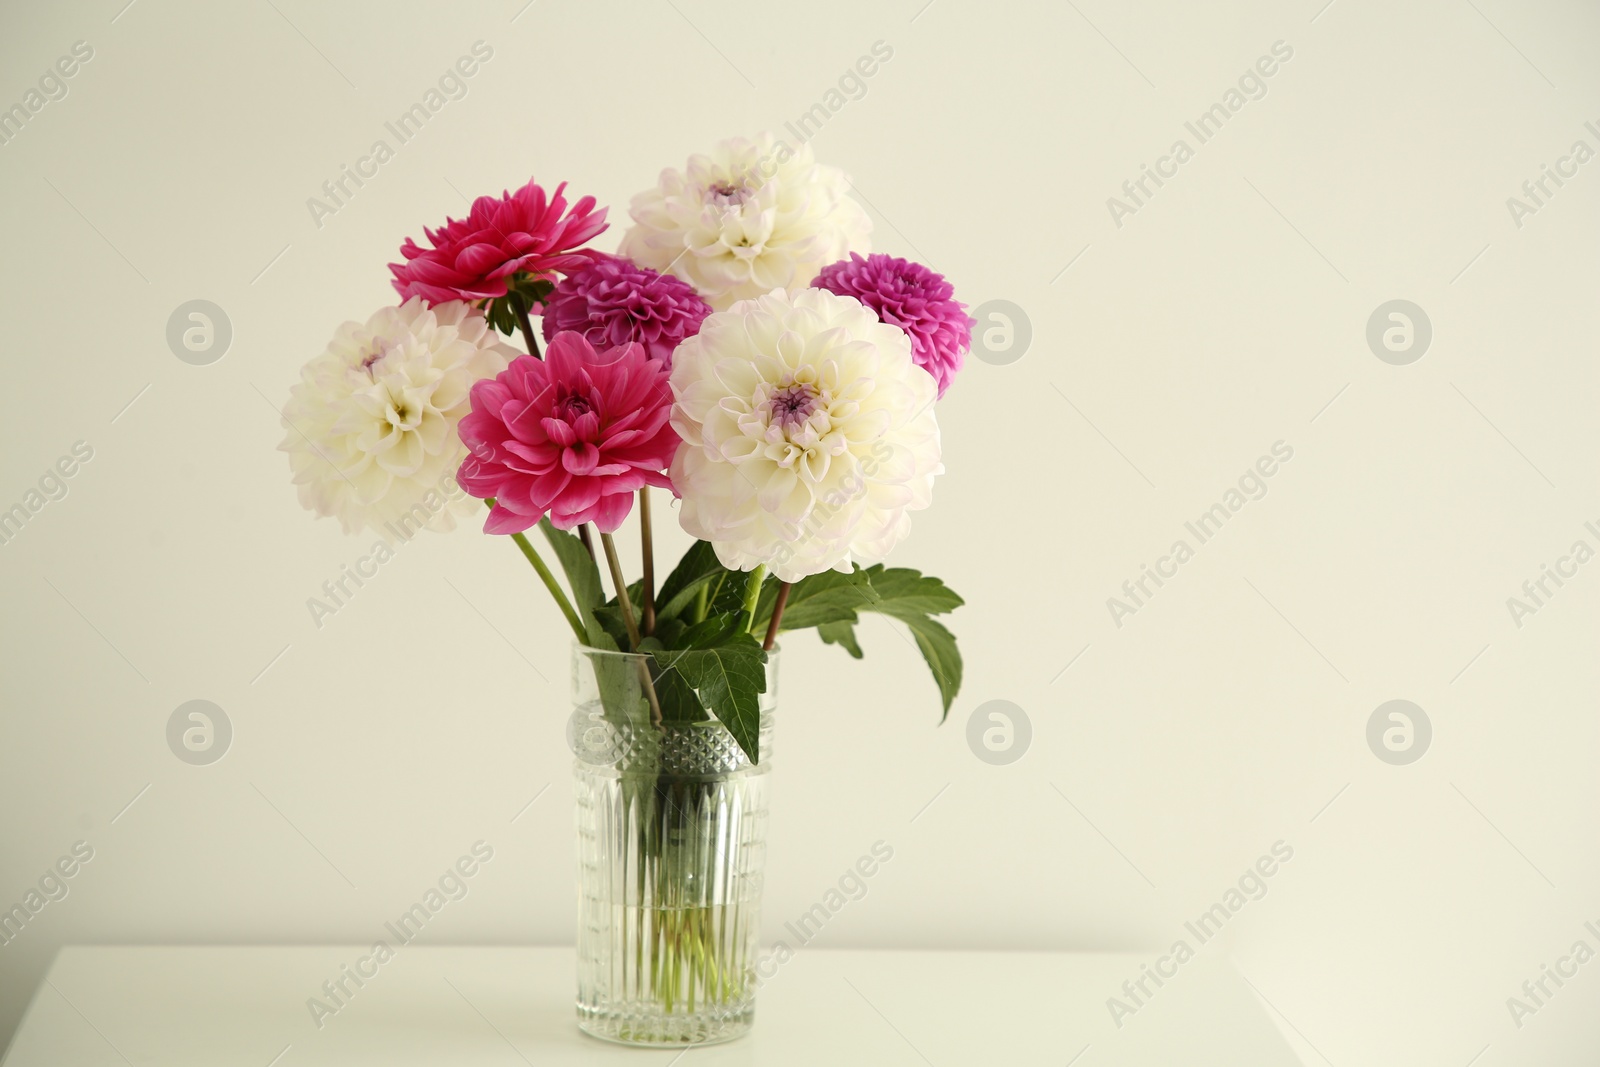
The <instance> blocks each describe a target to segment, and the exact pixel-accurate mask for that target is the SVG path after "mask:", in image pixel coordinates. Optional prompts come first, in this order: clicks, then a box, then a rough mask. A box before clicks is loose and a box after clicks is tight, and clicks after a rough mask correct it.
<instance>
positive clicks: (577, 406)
mask: <svg viewBox="0 0 1600 1067" xmlns="http://www.w3.org/2000/svg"><path fill="white" fill-rule="evenodd" d="M556 410H557V411H558V412H560V413H561V417H562V418H563V419H564V420H566V421H567V422H577V421H578V420H579V419H581V418H582V417H583V416H585V415H587V414H589V413H590V412H592V411H593V410H594V404H592V403H591V402H590V400H589V398H588V397H586V396H584V395H583V394H582V393H572V394H570V395H568V396H564V397H562V398H561V399H560V400H559V401H557V403H556Z"/></svg>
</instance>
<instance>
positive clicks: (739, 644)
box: [651, 631, 767, 763]
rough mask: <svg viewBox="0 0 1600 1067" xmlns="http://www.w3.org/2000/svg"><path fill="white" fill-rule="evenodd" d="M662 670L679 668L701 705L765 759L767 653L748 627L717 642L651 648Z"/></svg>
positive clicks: (748, 751) (749, 751) (754, 759)
mask: <svg viewBox="0 0 1600 1067" xmlns="http://www.w3.org/2000/svg"><path fill="white" fill-rule="evenodd" d="M651 656H652V657H653V658H654V659H655V661H656V663H657V664H658V665H659V666H660V667H661V669H662V673H663V675H664V674H666V673H668V672H676V673H677V674H678V675H680V676H681V677H682V679H683V681H684V682H685V683H687V685H688V686H689V688H690V689H692V690H694V693H695V695H696V697H698V698H699V701H700V703H701V705H703V706H704V707H705V709H706V710H707V711H709V712H710V713H711V714H713V715H715V716H716V717H717V721H718V722H720V723H722V725H723V726H725V727H727V728H728V732H729V733H730V734H732V735H733V739H734V741H735V742H737V743H738V745H739V747H740V748H741V749H743V750H744V753H745V755H746V756H748V757H750V762H751V763H759V762H760V760H761V694H762V693H764V692H766V691H767V671H766V662H767V654H766V653H765V652H763V651H761V645H760V643H759V642H757V641H756V639H755V638H753V637H751V636H750V635H749V634H748V633H744V632H743V631H739V632H736V633H734V634H733V635H732V636H731V637H730V638H729V640H728V642H727V643H726V644H724V645H721V646H719V647H716V648H701V649H680V650H676V651H668V650H662V651H655V652H652V653H651Z"/></svg>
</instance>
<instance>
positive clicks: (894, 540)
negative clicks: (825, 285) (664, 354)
mask: <svg viewBox="0 0 1600 1067" xmlns="http://www.w3.org/2000/svg"><path fill="white" fill-rule="evenodd" d="M671 381H672V392H673V396H674V397H675V399H676V403H675V404H674V406H673V410H672V425H673V428H674V429H676V430H677V431H678V434H679V436H681V437H682V438H683V444H682V445H681V446H679V448H678V454H677V456H676V457H675V458H674V460H673V463H672V471H671V476H672V484H673V487H674V488H675V489H676V490H677V492H678V494H679V496H680V497H681V498H682V505H681V509H680V512H679V517H680V521H681V522H682V524H683V528H684V529H685V530H687V531H688V532H689V533H690V534H692V535H694V536H695V537H698V538H700V539H701V540H705V541H710V542H711V543H712V545H713V546H714V547H715V548H716V551H717V558H718V559H720V560H721V561H722V563H723V565H724V566H726V567H730V568H735V569H738V570H752V569H754V568H755V567H756V566H757V565H759V564H766V565H767V566H768V567H770V568H771V570H772V573H774V574H776V575H777V576H778V577H779V578H780V579H782V580H783V581H786V582H793V581H798V580H799V579H801V578H803V577H805V576H806V575H808V574H816V573H818V572H820V571H825V570H828V569H830V568H831V569H835V570H841V571H849V570H850V565H851V564H852V563H859V564H862V565H863V566H868V565H870V564H873V563H876V562H878V561H880V560H882V559H883V558H884V556H886V555H887V554H888V553H889V550H890V549H891V548H893V547H894V546H895V545H896V544H898V543H899V542H900V541H901V540H902V539H904V538H905V536H906V534H907V533H908V532H909V531H910V528H911V517H910V512H912V511H915V510H917V509H919V508H925V507H927V506H928V503H929V501H930V499H931V497H932V494H933V479H934V476H935V475H937V474H940V473H943V471H944V467H943V465H942V464H941V463H940V462H939V425H938V423H937V422H936V421H935V419H934V399H935V394H936V392H937V385H936V383H935V382H934V380H933V377H932V376H931V375H929V374H928V373H927V372H926V371H924V370H923V369H922V368H920V367H918V366H917V365H916V364H915V363H914V362H912V359H911V341H910V339H909V338H907V336H906V334H905V332H904V331H902V330H900V329H897V328H896V327H894V326H889V325H885V324H884V323H882V322H880V321H878V316H877V315H876V314H874V313H873V311H872V310H871V309H870V308H867V307H865V306H864V305H863V304H862V303H861V302H860V301H859V300H857V299H855V298H854V297H850V296H838V295H836V294H834V293H830V292H828V291H826V290H823V289H804V290H801V291H800V292H797V293H792V294H791V293H786V292H784V291H782V290H774V291H772V292H770V293H768V294H766V295H765V296H762V297H759V298H757V299H755V300H747V301H744V302H741V303H739V304H735V305H734V306H733V307H732V308H730V309H729V310H727V311H725V312H718V313H716V314H713V315H711V316H710V317H708V318H707V319H706V320H705V323H704V324H703V325H702V326H701V327H700V332H699V333H698V334H697V335H696V336H694V337H691V338H689V339H688V340H686V341H684V342H683V344H681V345H679V346H678V349H677V351H676V352H675V353H674V354H673V357H672V379H671Z"/></svg>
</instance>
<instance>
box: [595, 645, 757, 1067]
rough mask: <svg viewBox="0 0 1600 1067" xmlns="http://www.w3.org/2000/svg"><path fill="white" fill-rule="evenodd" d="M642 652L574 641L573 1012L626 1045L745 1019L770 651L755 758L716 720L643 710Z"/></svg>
mask: <svg viewBox="0 0 1600 1067" xmlns="http://www.w3.org/2000/svg"><path fill="white" fill-rule="evenodd" d="M651 673H652V667H651V659H650V657H648V656H638V655H631V654H627V653H620V652H604V651H599V650H596V649H592V648H587V647H583V646H578V647H577V648H575V649H574V654H573V669H572V688H573V705H574V707H573V713H572V718H571V720H570V721H569V723H568V730H567V739H568V742H569V744H570V745H571V747H572V751H573V754H574V755H575V756H576V757H577V758H576V761H575V762H574V764H573V776H574V779H575V784H576V787H577V829H578V890H579V911H578V996H577V1010H578V1026H579V1027H580V1028H581V1029H582V1030H583V1031H584V1032H586V1033H588V1034H592V1035H593V1036H595V1037H598V1038H603V1039H605V1040H608V1041H617V1042H621V1043H624V1044H629V1045H655V1046H682V1045H691V1044H693V1045H700V1044H712V1043H716V1042H720V1041H730V1040H732V1039H734V1038H736V1037H739V1036H741V1035H742V1034H744V1033H746V1032H747V1031H748V1030H749V1029H750V1026H751V1024H752V1023H753V1021H754V1019H755V991H756V976H755V964H756V959H757V949H758V938H759V936H760V918H761V888H762V868H763V866H764V864H765V860H766V830H767V775H768V771H769V769H770V767H771V755H770V753H771V735H772V718H773V708H774V706H775V703H776V695H777V656H776V654H775V653H772V654H769V656H768V664H767V691H766V693H765V694H763V695H762V698H761V724H760V745H759V748H758V752H759V754H760V757H761V759H760V762H759V763H758V764H752V763H751V762H750V760H749V759H748V758H747V757H746V756H745V754H744V752H743V751H742V750H741V749H740V747H739V745H738V744H737V743H736V742H735V741H734V739H733V736H732V735H731V734H730V733H729V732H728V730H727V729H726V728H725V727H724V726H723V725H722V724H721V723H719V722H717V721H716V720H715V719H713V718H710V717H705V718H703V719H702V720H701V721H695V722H683V721H667V722H660V723H657V722H656V721H654V720H655V718H656V715H654V714H652V708H655V707H656V701H655V700H653V699H652V697H654V696H655V694H654V692H653V690H654V688H655V687H656V685H659V684H660V679H657V682H656V683H654V684H652V682H651V681H650V679H651Z"/></svg>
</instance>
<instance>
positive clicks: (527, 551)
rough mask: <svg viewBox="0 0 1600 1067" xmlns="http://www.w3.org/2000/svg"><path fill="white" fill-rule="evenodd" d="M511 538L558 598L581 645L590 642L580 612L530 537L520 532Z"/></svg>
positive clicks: (568, 623)
mask: <svg viewBox="0 0 1600 1067" xmlns="http://www.w3.org/2000/svg"><path fill="white" fill-rule="evenodd" d="M511 540H513V541H515V542H516V543H517V547H518V548H520V549H522V554H523V555H524V556H527V557H528V562H529V563H531V564H533V569H534V570H536V571H538V572H539V578H540V579H541V580H542V581H543V582H544V587H545V588H546V589H548V590H550V595H551V596H553V597H555V598H556V606H557V607H558V608H560V609H561V614H563V615H565V616H566V617H567V625H568V626H571V627H572V632H573V634H574V635H575V636H576V637H577V638H578V643H579V644H580V645H586V644H588V643H589V635H588V634H586V633H584V632H583V621H582V620H581V619H579V618H578V613H577V612H576V611H574V610H573V607H572V602H571V601H570V600H568V599H567V594H566V593H563V592H562V591H561V586H560V584H559V583H557V582H556V576H555V575H553V574H551V573H550V568H549V567H546V566H545V565H544V560H542V559H540V558H539V553H537V552H535V551H534V549H533V546H532V545H531V544H529V543H528V539H527V538H526V537H524V536H523V535H522V534H520V533H514V534H512V535H511Z"/></svg>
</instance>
